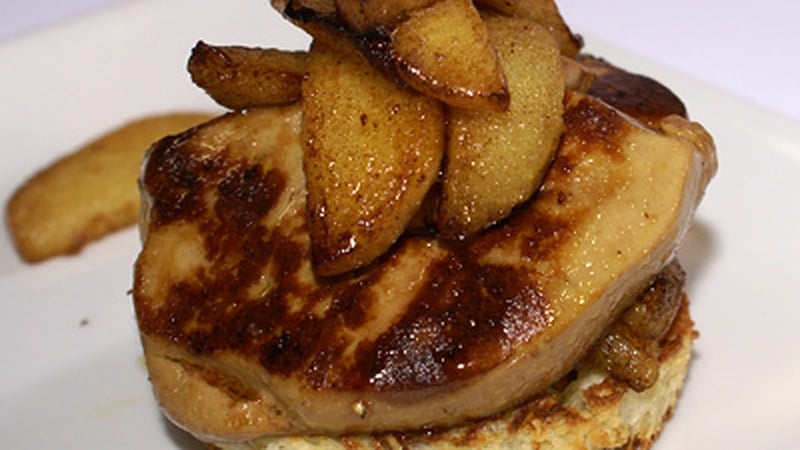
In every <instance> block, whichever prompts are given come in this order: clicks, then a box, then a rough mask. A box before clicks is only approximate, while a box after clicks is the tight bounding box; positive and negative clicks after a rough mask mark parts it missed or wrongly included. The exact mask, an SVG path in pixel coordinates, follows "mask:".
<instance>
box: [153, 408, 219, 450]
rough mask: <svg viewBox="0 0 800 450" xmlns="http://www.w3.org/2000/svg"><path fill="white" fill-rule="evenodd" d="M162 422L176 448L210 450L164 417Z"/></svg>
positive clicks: (181, 449)
mask: <svg viewBox="0 0 800 450" xmlns="http://www.w3.org/2000/svg"><path fill="white" fill-rule="evenodd" d="M161 422H162V423H163V424H164V431H165V432H166V434H167V436H169V439H170V440H171V441H172V442H174V443H175V448H176V449H180V450H208V447H206V446H205V444H203V443H202V442H200V441H198V440H197V439H195V438H193V437H192V436H191V435H190V434H189V433H187V432H185V431H183V430H181V429H180V428H178V427H176V426H175V425H174V424H173V423H172V422H170V421H169V419H167V418H166V417H164V416H161Z"/></svg>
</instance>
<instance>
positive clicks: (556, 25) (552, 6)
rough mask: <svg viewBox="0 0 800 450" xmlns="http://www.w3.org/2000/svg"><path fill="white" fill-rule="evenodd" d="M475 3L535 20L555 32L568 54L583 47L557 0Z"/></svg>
mask: <svg viewBox="0 0 800 450" xmlns="http://www.w3.org/2000/svg"><path fill="white" fill-rule="evenodd" d="M475 3H476V4H478V5H479V6H486V7H489V8H491V9H494V10H495V11H497V12H499V13H502V14H505V15H509V16H513V17H523V18H527V19H533V20H535V21H536V22H537V23H539V24H540V25H542V26H544V27H545V28H547V29H548V30H549V31H550V32H551V33H552V34H553V37H554V38H556V41H557V42H558V44H559V46H560V47H561V53H563V54H564V55H566V56H575V55H577V54H578V52H579V51H580V49H581V47H583V41H582V39H581V38H580V37H579V36H577V35H576V34H573V33H572V31H571V30H570V28H569V26H568V25H567V23H566V22H565V21H564V18H563V17H562V16H561V13H560V12H559V11H558V6H557V5H556V2H555V0H476V1H475Z"/></svg>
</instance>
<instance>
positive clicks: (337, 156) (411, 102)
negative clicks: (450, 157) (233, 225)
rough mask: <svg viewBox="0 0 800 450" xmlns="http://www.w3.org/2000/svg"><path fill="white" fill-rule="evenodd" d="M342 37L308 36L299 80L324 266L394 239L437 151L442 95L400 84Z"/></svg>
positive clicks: (313, 214) (374, 252)
mask: <svg viewBox="0 0 800 450" xmlns="http://www.w3.org/2000/svg"><path fill="white" fill-rule="evenodd" d="M347 44H348V42H347V41H344V42H343V45H339V46H338V47H336V48H332V47H328V46H326V45H325V44H324V43H322V42H320V41H315V42H314V43H313V44H312V46H311V51H310V59H309V62H308V66H307V71H308V74H307V77H306V78H305V80H304V82H303V85H302V105H303V142H304V145H305V153H304V158H303V164H304V169H305V174H306V178H307V185H308V212H309V217H310V219H309V226H310V234H311V238H312V254H313V259H314V263H315V268H316V270H317V272H318V273H319V274H322V275H336V274H340V273H343V272H347V271H349V270H352V269H356V268H358V267H362V266H364V265H365V264H368V263H369V262H371V261H372V260H373V259H374V258H376V257H377V256H379V255H381V254H383V253H384V252H385V251H386V250H387V249H388V248H389V247H390V246H391V245H392V244H393V243H394V242H395V240H397V238H398V237H399V236H400V234H402V233H403V231H404V230H405V229H406V226H407V225H408V223H409V221H410V220H411V218H412V217H413V216H414V214H415V213H416V211H417V209H418V208H419V206H420V204H421V203H422V200H423V198H424V197H425V194H426V193H427V192H428V189H429V188H430V186H431V185H432V184H433V183H434V181H436V177H437V172H438V170H439V166H440V162H441V158H442V154H443V152H444V143H443V141H444V118H443V110H442V106H441V104H440V103H439V102H437V101H436V100H434V99H431V98H429V97H425V96H423V95H420V94H419V93H417V92H415V91H413V90H410V89H405V88H402V87H399V86H398V85H397V84H395V83H394V82H392V81H391V80H389V79H388V78H386V77H384V76H382V75H381V74H380V73H379V72H378V71H377V70H376V69H374V68H373V67H372V66H370V64H369V63H368V62H367V61H366V60H365V59H364V57H363V55H362V54H361V53H359V52H358V51H357V50H356V49H355V47H350V46H348V45H347Z"/></svg>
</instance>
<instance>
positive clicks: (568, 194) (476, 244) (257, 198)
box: [133, 95, 713, 439]
mask: <svg viewBox="0 0 800 450" xmlns="http://www.w3.org/2000/svg"><path fill="white" fill-rule="evenodd" d="M299 116H300V114H299V109H298V108H297V107H287V108H282V109H278V108H275V109H253V110H250V111H244V112H240V113H232V114H229V115H227V116H225V117H222V118H220V119H218V120H217V121H214V122H212V123H210V124H208V125H206V126H204V127H202V128H200V129H195V130H192V131H190V132H187V133H185V134H183V135H180V136H176V137H171V138H168V139H165V140H163V141H161V142H160V143H158V144H157V145H156V146H154V147H153V148H152V149H151V151H150V152H149V156H148V159H147V161H146V164H145V167H144V172H143V177H142V187H143V192H144V199H145V201H144V205H145V215H144V217H143V223H142V236H143V240H144V247H143V250H142V253H141V254H140V256H139V259H138V260H137V264H136V272H135V277H134V289H133V294H134V303H135V308H136V314H137V319H138V323H139V327H140V330H141V332H142V336H143V344H144V348H145V354H146V357H147V362H148V367H149V369H150V376H151V380H152V382H153V385H154V389H155V391H156V394H157V395H158V397H159V400H160V402H161V404H162V406H163V407H164V409H165V412H166V413H167V414H168V415H169V416H170V417H172V418H173V420H175V421H176V422H177V423H179V424H180V425H181V426H184V427H186V428H187V429H189V430H190V431H192V432H193V433H195V434H196V435H198V436H205V437H211V438H214V439H247V438H250V437H253V436H258V435H264V434H287V433H309V432H313V433H346V432H360V431H378V430H398V429H409V428H419V427H424V426H445V425H448V424H452V423H457V422H460V421H462V420H465V419H471V418H479V417H485V416H487V415H490V414H494V413H495V412H497V411H500V410H503V409H506V408H508V407H510V406H513V405H515V404H517V403H518V402H521V401H523V400H525V399H526V398H527V397H529V396H530V395H532V394H534V393H535V392H538V391H540V390H541V389H543V388H545V387H546V386H548V385H549V384H550V383H552V382H553V381H555V380H556V379H558V378H559V377H561V376H562V375H563V374H564V373H566V372H567V371H568V370H569V369H570V368H571V367H572V366H573V365H574V364H575V362H576V361H577V360H578V359H579V358H580V357H581V356H582V355H583V354H584V353H585V352H586V351H587V350H588V348H589V347H590V346H591V344H592V343H594V342H595V341H596V340H597V339H598V338H599V336H600V335H601V334H602V333H603V331H604V330H605V329H606V328H607V327H608V325H609V324H610V323H611V322H612V321H613V320H614V319H615V318H616V317H617V315H618V314H619V313H620V312H621V311H622V310H623V309H624V308H625V307H627V306H628V305H629V304H630V302H632V301H633V297H634V296H635V294H636V293H638V292H640V291H641V290H642V289H643V288H644V286H645V285H646V284H647V283H649V282H650V280H651V277H652V276H654V275H655V274H656V273H658V272H659V271H660V270H661V269H662V267H663V266H664V265H665V264H666V263H667V261H668V260H669V259H671V257H672V255H673V254H674V251H675V248H676V246H677V242H678V241H679V240H680V237H681V236H682V235H683V233H684V232H685V229H686V226H687V224H688V222H689V219H690V217H691V215H692V212H693V210H694V207H695V206H696V201H697V200H698V199H699V198H700V196H701V193H702V191H703V190H704V188H705V184H706V183H707V181H708V179H707V177H706V176H705V174H704V172H703V170H702V166H703V165H704V159H703V158H704V155H707V154H709V153H710V154H713V147H711V148H705V149H702V151H699V149H697V148H696V147H695V146H694V145H693V143H692V142H690V141H689V140H687V139H684V138H676V137H672V136H664V135H660V134H657V133H655V132H652V131H648V130H646V129H644V128H641V127H640V126H639V125H638V124H636V123H634V122H631V121H630V120H628V119H627V118H626V117H625V116H623V115H621V114H619V113H618V112H617V111H615V110H614V109H612V108H609V107H608V106H607V105H605V104H603V103H602V102H599V101H597V100H595V99H592V98H591V97H586V96H581V95H572V96H570V97H569V99H568V108H567V113H566V115H565V122H566V124H567V132H566V133H565V135H564V138H563V140H562V145H561V148H560V151H559V154H558V156H557V157H556V159H555V161H554V163H553V167H552V168H551V170H550V171H549V172H548V174H547V176H546V178H545V180H544V182H543V185H542V188H541V189H540V191H539V193H538V194H537V195H536V196H535V197H534V198H532V199H531V200H530V201H529V202H527V203H526V204H524V205H523V206H522V207H520V208H519V209H518V210H517V211H516V212H514V213H513V214H512V215H511V216H510V217H509V218H508V219H507V220H505V221H503V222H501V223H499V224H498V225H497V226H495V227H493V228H491V229H490V230H487V231H486V232H483V233H481V234H479V235H478V236H477V237H475V238H474V239H471V240H469V241H468V242H465V243H463V244H461V245H457V246H456V245H454V244H452V243H446V242H442V241H440V240H438V239H436V237H435V236H425V235H422V236H420V235H417V236H410V235H408V236H404V237H403V238H401V240H400V241H399V242H398V243H397V244H396V245H395V246H394V248H393V249H392V250H391V251H390V252H388V253H387V254H385V255H384V256H383V257H381V258H380V259H379V260H378V261H376V262H375V263H373V264H372V265H370V266H369V267H367V268H365V269H363V270H361V271H359V272H356V273H350V274H347V275H345V276H343V277H340V278H319V277H316V276H315V275H314V271H313V270H312V268H311V263H310V251H309V248H310V242H309V237H308V229H307V225H306V211H305V190H304V177H303V172H302V168H301V165H302V163H301V161H302V150H301V144H300V142H299V141H300V140H299V138H298V136H299V123H300V118H299Z"/></svg>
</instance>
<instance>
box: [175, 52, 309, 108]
mask: <svg viewBox="0 0 800 450" xmlns="http://www.w3.org/2000/svg"><path fill="white" fill-rule="evenodd" d="M307 60H308V54H307V53H306V52H300V51H297V52H294V51H285V50H277V49H265V48H254V47H243V46H238V45H228V46H217V45H209V44H207V43H205V42H203V41H200V42H198V43H197V44H196V45H195V46H194V48H193V49H192V54H191V56H190V57H189V62H188V64H187V69H188V70H189V74H190V75H191V77H192V81H193V82H194V84H196V85H197V86H199V87H200V88H202V89H203V90H204V91H206V93H207V94H208V95H209V96H210V97H211V98H213V99H214V101H216V102H217V103H218V104H220V105H222V106H224V107H226V108H230V109H243V108H249V107H254V106H276V105H285V104H288V103H292V102H295V101H297V100H298V99H299V98H300V80H301V79H302V78H303V73H304V71H305V65H306V61H307Z"/></svg>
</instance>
